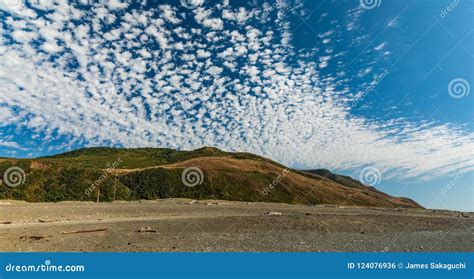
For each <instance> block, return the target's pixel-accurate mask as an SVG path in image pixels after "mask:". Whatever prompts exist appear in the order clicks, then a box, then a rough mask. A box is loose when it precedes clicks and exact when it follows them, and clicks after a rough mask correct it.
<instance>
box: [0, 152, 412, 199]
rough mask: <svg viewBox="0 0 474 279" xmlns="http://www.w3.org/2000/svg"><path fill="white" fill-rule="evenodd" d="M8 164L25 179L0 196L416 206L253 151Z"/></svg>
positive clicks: (1, 167)
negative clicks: (189, 174) (192, 180)
mask: <svg viewBox="0 0 474 279" xmlns="http://www.w3.org/2000/svg"><path fill="white" fill-rule="evenodd" d="M11 166H20V167H21V168H22V169H23V170H24V171H25V174H26V179H25V183H24V185H21V186H19V187H14V188H10V187H6V186H1V187H0V198H4V199H5V198H8V199H20V200H27V201H33V202H35V201H63V200H95V199H96V196H97V195H99V197H100V200H101V201H109V200H112V199H113V197H114V196H115V198H116V199H122V200H136V199H156V198H179V197H182V198H194V199H223V200H235V201H262V202H282V203H292V204H334V205H348V206H378V207H412V208H419V207H420V206H419V205H418V204H417V203H416V202H414V201H411V200H409V199H406V198H396V197H392V196H389V195H387V194H385V193H382V192H380V191H378V190H376V189H375V188H373V187H366V186H364V185H363V184H361V183H360V182H358V181H355V180H348V181H350V182H351V183H352V184H351V183H345V182H346V180H347V177H346V178H345V179H346V180H341V179H336V178H335V177H334V176H331V177H329V176H327V177H325V176H323V175H321V174H317V173H310V172H304V171H298V170H292V169H288V168H285V166H283V165H281V164H278V163H276V162H273V161H271V160H269V159H266V158H263V157H260V156H257V155H254V154H250V153H231V152H224V151H221V150H218V149H216V148H200V149H197V150H194V151H177V150H172V149H164V148H139V149H114V148H91V149H81V150H76V151H72V152H68V153H65V154H59V155H56V156H51V157H44V158H36V159H6V160H5V161H2V162H0V173H3V172H4V171H5V170H6V169H7V168H9V167H11ZM111 166H112V167H111ZM189 168H198V169H199V170H200V174H199V176H200V177H198V182H199V183H197V184H196V185H195V187H188V186H186V183H184V180H183V173H185V170H187V169H189ZM115 178H116V179H115ZM354 185H356V186H357V187H354ZM86 190H87V191H86ZM99 190H100V191H99Z"/></svg>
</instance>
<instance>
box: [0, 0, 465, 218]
mask: <svg viewBox="0 0 474 279" xmlns="http://www.w3.org/2000/svg"><path fill="white" fill-rule="evenodd" d="M473 10H474V4H473V2H472V1H463V0H452V1H441V0H439V1H427V0H426V1H423V0H419V1H408V0H397V1H395V0H392V1H388V0H373V1H368V0H365V1H364V0H361V1H358V0H354V1H330V0H326V1H319V0H318V1H298V0H291V1H290V0H288V1H269V2H265V1H203V0H182V1H136V2H133V3H132V2H125V1H118V0H116V1H71V2H68V1H60V2H57V1H52V0H35V1H28V2H23V1H20V0H9V1H7V0H0V16H1V25H0V28H1V29H0V38H1V40H0V81H1V83H0V156H6V157H37V156H42V155H48V154H54V153H59V152H63V151H67V150H70V149H75V148H79V147H85V146H117V147H139V146H140V147H141V146H155V147H171V148H179V149H194V148H198V147H201V146H216V147H219V148H221V149H224V150H229V151H237V150H238V151H249V152H253V153H256V154H260V155H263V156H267V157H269V158H272V159H274V160H277V161H279V162H281V163H284V164H287V165H289V164H290V163H292V165H294V166H296V167H298V168H304V169H309V168H329V169H331V170H333V171H336V172H339V173H344V174H349V175H351V176H353V177H355V178H358V179H361V180H362V181H364V182H365V183H367V184H373V185H374V186H376V187H378V188H380V189H381V190H383V191H386V192H388V193H390V194H393V195H399V196H408V197H411V198H413V199H415V200H417V201H419V202H420V203H421V204H422V205H424V206H427V207H432V208H449V209H459V210H471V211H472V210H474V208H473V199H474V197H473V181H472V178H473V177H472V173H473V166H472V159H473V151H474V133H473V128H474V126H473V122H472V119H473V104H474V103H473V99H472V93H471V94H469V93H470V90H471V88H470V87H471V85H472V84H473V80H474V79H473V76H474V73H473V68H474V67H473V54H474V44H473V41H474V40H473V39H474V32H473V26H474V25H473Z"/></svg>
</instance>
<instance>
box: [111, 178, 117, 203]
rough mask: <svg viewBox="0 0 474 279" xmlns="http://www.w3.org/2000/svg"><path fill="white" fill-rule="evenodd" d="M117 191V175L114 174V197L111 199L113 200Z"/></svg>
mask: <svg viewBox="0 0 474 279" xmlns="http://www.w3.org/2000/svg"><path fill="white" fill-rule="evenodd" d="M116 193H117V175H115V183H114V198H113V200H112V201H115V194H116Z"/></svg>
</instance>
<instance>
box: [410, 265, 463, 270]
mask: <svg viewBox="0 0 474 279" xmlns="http://www.w3.org/2000/svg"><path fill="white" fill-rule="evenodd" d="M405 268H406V269H447V270H452V269H466V263H454V264H453V263H429V264H427V263H407V264H406V265H405Z"/></svg>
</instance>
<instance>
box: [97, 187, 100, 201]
mask: <svg viewBox="0 0 474 279" xmlns="http://www.w3.org/2000/svg"><path fill="white" fill-rule="evenodd" d="M99 196H100V188H98V189H97V203H99Z"/></svg>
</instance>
